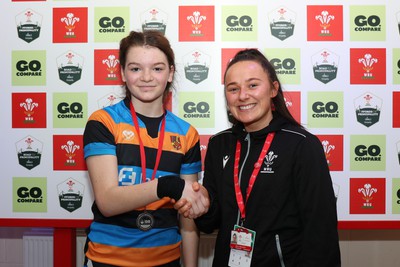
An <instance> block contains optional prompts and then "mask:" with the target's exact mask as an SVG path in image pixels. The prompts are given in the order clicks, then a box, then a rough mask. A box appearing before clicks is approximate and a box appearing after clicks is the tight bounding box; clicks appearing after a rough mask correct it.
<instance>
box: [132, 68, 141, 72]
mask: <svg viewBox="0 0 400 267" xmlns="http://www.w3.org/2000/svg"><path fill="white" fill-rule="evenodd" d="M139 70H140V69H139V68H131V71H133V72H138V71H139Z"/></svg>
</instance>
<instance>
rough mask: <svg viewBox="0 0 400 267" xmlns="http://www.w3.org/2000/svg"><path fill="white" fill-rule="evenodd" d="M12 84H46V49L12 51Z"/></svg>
mask: <svg viewBox="0 0 400 267" xmlns="http://www.w3.org/2000/svg"><path fill="white" fill-rule="evenodd" d="M11 60H12V62H11V63H12V66H13V69H12V71H11V73H12V79H11V80H12V85H13V86H29V85H46V50H19V51H12V59H11Z"/></svg>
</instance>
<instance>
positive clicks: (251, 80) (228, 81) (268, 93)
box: [225, 61, 279, 132]
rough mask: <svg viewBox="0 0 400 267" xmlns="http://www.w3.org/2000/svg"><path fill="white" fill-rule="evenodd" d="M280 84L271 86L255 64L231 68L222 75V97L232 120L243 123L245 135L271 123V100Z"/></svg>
mask: <svg viewBox="0 0 400 267" xmlns="http://www.w3.org/2000/svg"><path fill="white" fill-rule="evenodd" d="M278 88H279V83H278V82H277V81H274V82H271V81H270V79H269V77H268V74H267V73H266V72H265V71H264V69H263V68H262V67H261V65H260V64H259V63H257V62H256V61H240V62H237V63H235V64H233V65H232V66H231V67H230V68H229V69H228V70H227V71H226V75H225V97H226V102H227V105H228V109H229V111H230V112H231V113H232V116H233V117H234V118H235V119H236V120H238V121H240V122H242V123H243V124H244V127H245V129H246V131H248V132H254V131H258V130H261V129H262V128H264V127H266V126H267V125H268V124H269V123H270V121H271V120H272V106H271V103H272V98H274V97H275V96H276V95H277V93H278Z"/></svg>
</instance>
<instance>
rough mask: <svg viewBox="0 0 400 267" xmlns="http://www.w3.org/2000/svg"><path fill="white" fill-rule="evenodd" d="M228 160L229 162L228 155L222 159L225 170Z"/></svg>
mask: <svg viewBox="0 0 400 267" xmlns="http://www.w3.org/2000/svg"><path fill="white" fill-rule="evenodd" d="M228 160H229V155H226V156H224V157H223V158H222V166H223V168H225V165H226V163H227V162H228Z"/></svg>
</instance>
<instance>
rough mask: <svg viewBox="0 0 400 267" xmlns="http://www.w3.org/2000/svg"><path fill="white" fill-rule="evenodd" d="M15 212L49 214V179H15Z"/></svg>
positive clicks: (13, 185)
mask: <svg viewBox="0 0 400 267" xmlns="http://www.w3.org/2000/svg"><path fill="white" fill-rule="evenodd" d="M12 188H13V202H12V210H13V212H47V179H46V178H45V177H13V181H12Z"/></svg>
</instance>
